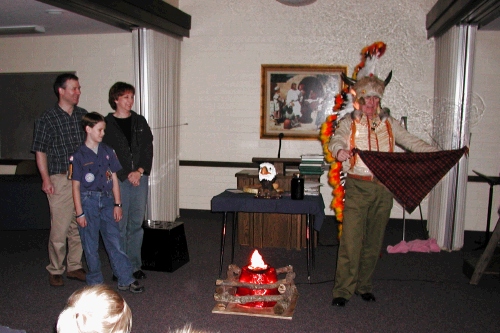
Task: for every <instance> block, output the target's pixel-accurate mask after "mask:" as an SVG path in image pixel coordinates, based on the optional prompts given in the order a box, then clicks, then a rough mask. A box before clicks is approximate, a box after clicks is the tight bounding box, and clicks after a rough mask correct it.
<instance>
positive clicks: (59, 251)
mask: <svg viewBox="0 0 500 333" xmlns="http://www.w3.org/2000/svg"><path fill="white" fill-rule="evenodd" d="M50 180H51V181H52V184H53V185H54V194H47V198H48V199H49V207H50V216H51V219H50V238H49V260H50V264H49V265H48V266H47V270H48V271H49V273H50V274H53V275H56V274H62V273H64V271H65V269H66V266H64V258H65V257H66V252H67V258H66V264H67V266H68V267H67V269H68V271H69V272H71V271H74V270H77V269H80V268H82V253H83V249H82V242H81V240H80V234H79V233H78V225H77V224H76V218H75V208H74V207H75V206H74V203H73V193H72V190H71V189H72V184H71V180H68V179H67V178H66V175H63V174H59V175H52V176H50ZM66 240H67V244H68V245H67V246H66Z"/></svg>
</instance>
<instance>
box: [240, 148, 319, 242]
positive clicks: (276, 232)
mask: <svg viewBox="0 0 500 333" xmlns="http://www.w3.org/2000/svg"><path fill="white" fill-rule="evenodd" d="M300 161H301V159H300V158H267V157H254V158H253V159H252V162H254V163H259V164H260V163H263V162H269V163H273V164H274V167H275V168H276V172H277V176H276V181H275V183H276V184H278V185H279V188H280V189H282V190H283V191H288V192H289V191H290V187H291V181H292V178H293V177H294V175H295V174H297V173H299V171H298V166H299V164H300ZM235 177H236V187H237V189H239V190H243V188H244V187H245V186H249V185H259V184H260V182H259V171H258V169H253V170H241V171H239V172H237V173H236V174H235ZM303 177H304V178H305V180H313V181H318V182H319V178H320V176H319V175H303ZM317 224H318V222H317V221H316V225H317ZM314 238H315V237H313V239H314ZM238 242H239V244H240V245H246V246H252V247H259V248H262V247H278V248H286V249H297V250H300V249H302V248H305V247H306V217H305V216H304V215H301V214H281V213H262V212H239V213H238Z"/></svg>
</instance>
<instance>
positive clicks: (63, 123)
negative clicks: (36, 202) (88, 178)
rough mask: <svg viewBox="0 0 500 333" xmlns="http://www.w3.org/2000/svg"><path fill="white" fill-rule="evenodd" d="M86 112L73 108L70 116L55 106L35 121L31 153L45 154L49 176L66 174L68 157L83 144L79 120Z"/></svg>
mask: <svg viewBox="0 0 500 333" xmlns="http://www.w3.org/2000/svg"><path fill="white" fill-rule="evenodd" d="M86 113H87V111H86V110H85V109H82V108H79V107H77V106H75V108H74V109H73V113H72V114H71V116H70V115H69V114H68V113H67V112H66V111H64V110H63V109H61V107H60V106H59V105H58V104H57V103H56V105H55V106H54V107H53V108H51V109H48V110H46V111H45V112H44V113H43V114H42V115H41V116H40V118H38V119H37V120H36V121H35V132H34V134H33V145H32V146H31V151H33V152H42V153H46V154H47V163H48V168H49V175H54V174H58V173H66V171H67V170H68V166H69V156H70V155H72V154H73V153H74V152H75V151H76V150H77V149H78V148H79V147H80V145H81V144H82V143H83V142H84V140H85V132H84V131H83V129H82V125H81V120H82V117H83V115H84V114H86Z"/></svg>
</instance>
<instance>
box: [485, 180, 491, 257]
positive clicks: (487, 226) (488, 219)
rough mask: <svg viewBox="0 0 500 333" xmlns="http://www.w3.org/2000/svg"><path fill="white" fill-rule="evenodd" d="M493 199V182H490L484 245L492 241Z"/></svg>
mask: <svg viewBox="0 0 500 333" xmlns="http://www.w3.org/2000/svg"><path fill="white" fill-rule="evenodd" d="M492 201H493V184H490V196H489V198H488V218H487V219H486V235H485V236H484V246H485V247H486V246H487V245H488V242H489V241H490V223H491V205H492Z"/></svg>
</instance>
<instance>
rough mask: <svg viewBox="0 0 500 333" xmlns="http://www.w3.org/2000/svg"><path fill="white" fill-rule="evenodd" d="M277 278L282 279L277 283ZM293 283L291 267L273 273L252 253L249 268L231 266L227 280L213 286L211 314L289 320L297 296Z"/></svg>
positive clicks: (272, 270)
mask: <svg viewBox="0 0 500 333" xmlns="http://www.w3.org/2000/svg"><path fill="white" fill-rule="evenodd" d="M279 274H286V276H285V278H284V279H281V280H278V275H279ZM294 279H295V273H294V272H293V267H292V266H286V267H281V268H278V269H274V268H273V267H271V266H269V265H267V264H266V263H264V260H263V259H262V256H261V255H260V254H259V252H258V251H257V250H255V251H254V252H253V254H252V257H251V260H250V265H247V266H245V267H243V268H239V267H238V266H236V265H234V264H231V265H229V267H228V270H227V279H226V280H221V279H218V280H217V281H216V282H215V285H216V288H215V294H214V299H215V301H216V302H217V304H216V305H215V307H214V308H213V310H212V313H221V314H237V315H245V316H261V317H272V318H280V319H292V316H293V312H294V311H295V305H296V303H297V298H298V296H299V293H298V291H297V287H296V286H295V283H294Z"/></svg>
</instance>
